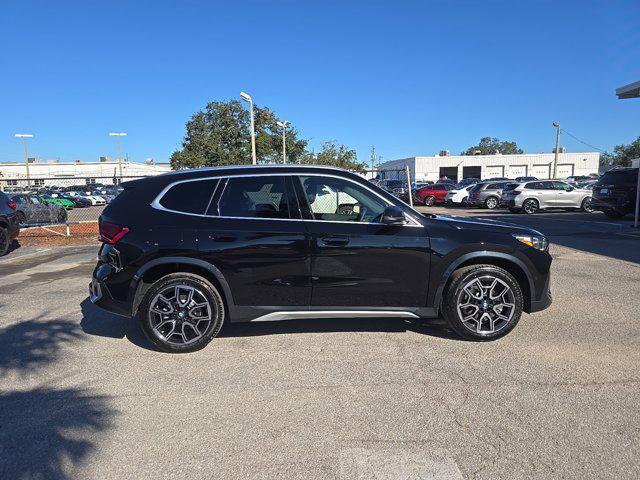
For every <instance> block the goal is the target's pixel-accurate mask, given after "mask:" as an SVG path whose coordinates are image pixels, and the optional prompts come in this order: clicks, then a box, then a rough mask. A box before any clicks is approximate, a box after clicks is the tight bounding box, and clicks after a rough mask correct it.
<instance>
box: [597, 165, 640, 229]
mask: <svg viewBox="0 0 640 480" xmlns="http://www.w3.org/2000/svg"><path fill="white" fill-rule="evenodd" d="M637 192H638V169H637V168H614V169H612V170H609V171H608V172H605V173H604V174H603V175H602V176H601V177H600V178H599V179H598V181H597V182H596V184H595V185H594V186H593V200H592V202H591V205H592V207H593V209H594V210H599V211H601V212H604V214H605V215H606V216H608V217H611V218H622V217H624V216H625V215H627V214H629V213H633V212H635V204H636V195H637Z"/></svg>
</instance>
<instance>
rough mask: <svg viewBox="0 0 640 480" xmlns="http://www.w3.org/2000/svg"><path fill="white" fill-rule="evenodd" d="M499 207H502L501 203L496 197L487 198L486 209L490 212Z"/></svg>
mask: <svg viewBox="0 0 640 480" xmlns="http://www.w3.org/2000/svg"><path fill="white" fill-rule="evenodd" d="M498 205H500V201H499V200H498V199H497V198H496V197H487V199H486V200H485V201H484V206H485V208H488V209H489V210H493V209H494V208H498Z"/></svg>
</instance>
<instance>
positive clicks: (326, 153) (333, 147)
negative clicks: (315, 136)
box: [304, 140, 366, 172]
mask: <svg viewBox="0 0 640 480" xmlns="http://www.w3.org/2000/svg"><path fill="white" fill-rule="evenodd" d="M304 163H314V164H318V165H330V166H333V167H340V168H344V169H345V170H353V171H357V172H364V171H365V169H366V165H365V164H363V163H360V162H358V158H357V155H356V151H355V150H352V149H350V148H347V147H345V146H344V145H338V144H337V142H336V141H335V140H329V141H327V142H324V143H323V144H322V150H321V151H320V153H318V155H316V156H315V158H314V157H313V156H311V155H307V156H306V158H305V161H304Z"/></svg>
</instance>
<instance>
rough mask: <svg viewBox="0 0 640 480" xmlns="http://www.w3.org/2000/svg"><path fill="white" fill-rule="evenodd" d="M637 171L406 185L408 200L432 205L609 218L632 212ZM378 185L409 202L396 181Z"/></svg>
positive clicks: (616, 169)
mask: <svg viewBox="0 0 640 480" xmlns="http://www.w3.org/2000/svg"><path fill="white" fill-rule="evenodd" d="M637 181H638V169H636V168H614V169H612V170H609V171H608V172H606V173H604V174H603V175H602V176H600V177H597V176H583V177H578V176H575V177H569V178H567V179H566V180H556V179H550V180H540V179H538V178H536V177H519V178H515V179H508V178H490V179H487V180H482V181H481V180H480V179H478V178H465V179H464V180H462V181H461V182H460V183H457V184H454V183H453V182H451V181H450V180H446V179H445V180H438V181H437V182H417V183H415V184H414V185H412V188H411V193H412V199H413V202H414V203H418V204H422V205H426V206H432V205H438V204H444V205H449V206H475V207H480V208H488V209H494V208H499V207H503V208H508V209H509V210H510V211H511V212H512V213H527V214H533V213H536V212H537V211H539V210H548V209H566V210H575V209H578V210H582V211H585V212H593V211H594V210H600V211H602V212H604V213H605V214H606V215H607V216H609V217H612V218H621V217H623V216H625V215H626V214H628V213H631V212H633V211H635V199H636V191H637ZM379 185H380V186H381V187H382V188H384V189H386V190H387V191H389V192H390V193H392V194H394V195H396V196H397V197H398V198H400V199H401V200H403V201H405V202H407V201H408V200H409V189H408V188H407V185H406V183H405V182H403V181H401V180H382V181H381V182H379Z"/></svg>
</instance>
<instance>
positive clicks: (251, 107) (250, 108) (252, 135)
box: [240, 92, 258, 165]
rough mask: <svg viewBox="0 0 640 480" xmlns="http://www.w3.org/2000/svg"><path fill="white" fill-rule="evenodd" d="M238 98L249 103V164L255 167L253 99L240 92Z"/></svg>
mask: <svg viewBox="0 0 640 480" xmlns="http://www.w3.org/2000/svg"><path fill="white" fill-rule="evenodd" d="M240 97H242V99H243V100H244V101H245V102H248V103H249V118H250V119H251V163H252V164H253V165H257V164H258V162H257V160H256V130H255V126H254V123H253V99H252V98H251V95H249V94H248V93H244V92H240Z"/></svg>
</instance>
